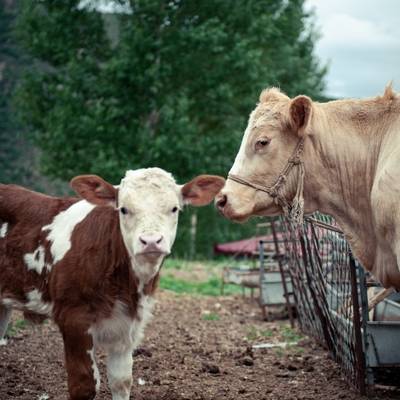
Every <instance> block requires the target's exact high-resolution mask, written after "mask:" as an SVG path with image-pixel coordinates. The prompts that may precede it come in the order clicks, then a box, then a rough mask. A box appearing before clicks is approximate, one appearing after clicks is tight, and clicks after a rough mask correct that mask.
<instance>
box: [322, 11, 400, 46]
mask: <svg viewBox="0 0 400 400" xmlns="http://www.w3.org/2000/svg"><path fill="white" fill-rule="evenodd" d="M322 45H324V46H328V47H340V46H345V47H347V48H350V47H356V48H360V47H368V48H393V47H399V40H398V38H396V37H395V36H394V35H392V34H390V32H388V30H387V29H385V28H384V27H383V26H380V25H379V24H378V23H376V22H375V21H370V20H366V19H361V18H357V17H355V16H352V15H348V14H344V13H337V14H332V15H331V17H330V18H329V19H327V20H326V22H325V24H324V27H323V37H322V39H321V43H320V46H322Z"/></svg>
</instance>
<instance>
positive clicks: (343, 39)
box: [306, 0, 400, 97]
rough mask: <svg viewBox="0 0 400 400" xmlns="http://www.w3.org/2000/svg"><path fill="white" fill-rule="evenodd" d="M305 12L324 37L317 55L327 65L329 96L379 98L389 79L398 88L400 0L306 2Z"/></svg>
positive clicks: (399, 83) (319, 43)
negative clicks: (310, 14) (309, 11)
mask: <svg viewBox="0 0 400 400" xmlns="http://www.w3.org/2000/svg"><path fill="white" fill-rule="evenodd" d="M306 7H307V8H308V9H314V11H315V14H316V23H317V27H318V28H319V31H320V33H321V39H320V41H319V42H318V43H317V44H316V47H315V52H316V55H317V56H318V57H319V58H320V60H321V61H322V62H327V61H329V71H328V76H327V80H326V81H327V90H326V92H327V94H328V95H329V96H333V97H369V96H375V95H377V94H379V93H382V91H383V88H384V87H385V85H386V84H387V82H389V81H390V80H393V81H394V86H395V87H397V88H398V87H399V86H400V68H399V65H400V23H399V18H398V16H399V14H400V2H399V1H398V0H380V1H379V3H378V2H377V1H376V0H352V1H348V0H335V1H326V0H307V2H306Z"/></svg>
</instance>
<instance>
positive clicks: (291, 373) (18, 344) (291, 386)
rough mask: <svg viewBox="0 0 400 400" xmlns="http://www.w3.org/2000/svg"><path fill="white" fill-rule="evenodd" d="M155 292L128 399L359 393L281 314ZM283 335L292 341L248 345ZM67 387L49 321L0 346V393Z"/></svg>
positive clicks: (35, 399)
mask: <svg viewBox="0 0 400 400" xmlns="http://www.w3.org/2000/svg"><path fill="white" fill-rule="evenodd" d="M157 299H158V302H157V306H156V310H155V313H154V314H155V316H154V318H153V320H152V322H151V323H150V325H149V326H148V327H147V330H146V337H145V340H144V341H143V343H142V346H141V348H140V349H139V351H138V354H136V355H135V362H134V369H133V378H134V385H133V388H132V395H131V399H136V400H184V399H187V400H211V399H212V400H219V399H229V400H238V399H251V400H261V399H293V400H294V399H329V400H333V399H354V400H356V399H357V400H358V399H363V397H361V396H359V395H358V394H357V393H355V392H353V391H352V390H351V389H350V388H349V387H348V385H347V383H346V382H345V380H344V379H343V377H342V375H341V373H340V371H339V368H338V366H337V365H336V364H335V363H334V362H333V361H331V360H330V359H329V357H328V356H327V354H326V352H325V351H324V350H322V349H321V348H319V347H318V346H316V345H315V344H314V343H313V342H312V341H311V340H309V339H307V338H300V337H299V335H298V333H296V332H294V331H292V330H290V329H289V328H288V327H287V321H280V322H264V321H262V320H261V315H260V312H259V308H258V307H257V306H256V304H255V303H254V302H251V301H250V300H248V299H242V298H241V297H240V296H238V297H194V296H188V295H177V294H174V293H171V292H166V291H160V292H159V293H158V294H157ZM17 317H18V316H17ZM282 341H287V342H298V344H297V345H294V346H291V347H288V348H286V349H282V348H279V347H275V348H269V349H253V348H252V346H253V345H254V344H260V343H267V342H268V343H278V342H282ZM99 363H100V367H101V373H102V385H101V392H100V393H99V395H98V396H97V397H96V399H111V395H110V393H109V392H108V389H107V385H106V379H105V374H104V356H103V355H101V354H100V355H99ZM139 382H140V383H141V384H139ZM66 393H67V391H66V374H65V371H64V368H63V348H62V341H61V337H60V334H59V333H58V331H57V328H56V327H55V326H54V325H53V324H51V323H46V324H44V325H41V326H35V327H31V326H29V327H25V328H23V329H20V330H18V331H17V332H16V333H15V332H14V336H13V337H12V338H11V339H10V340H9V343H8V345H6V346H2V347H0V400H8V399H20V400H39V399H40V400H46V399H57V400H58V399H67V394H66ZM370 398H372V399H396V398H400V392H389V391H383V390H381V391H378V392H375V393H373V394H372V395H371V396H370Z"/></svg>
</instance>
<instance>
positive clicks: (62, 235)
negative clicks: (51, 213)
mask: <svg viewBox="0 0 400 400" xmlns="http://www.w3.org/2000/svg"><path fill="white" fill-rule="evenodd" d="M94 207H95V205H93V204H91V203H89V202H88V201H86V200H81V201H78V202H77V203H75V204H73V205H72V206H71V207H69V208H67V209H66V210H65V211H62V212H61V213H60V214H58V215H56V216H55V217H54V220H53V222H52V223H51V224H49V225H46V226H44V227H43V228H42V230H43V231H49V233H48V235H47V239H48V240H49V241H50V242H51V243H52V244H51V248H50V250H51V254H52V256H53V263H54V264H55V263H57V262H58V261H60V260H62V259H63V257H64V256H65V254H66V253H67V251H68V250H69V249H70V248H71V236H72V232H73V230H74V228H75V226H76V225H77V224H79V222H81V221H83V220H84V219H85V218H86V216H87V215H88V214H89V213H90V212H91V211H92V210H93V208H94Z"/></svg>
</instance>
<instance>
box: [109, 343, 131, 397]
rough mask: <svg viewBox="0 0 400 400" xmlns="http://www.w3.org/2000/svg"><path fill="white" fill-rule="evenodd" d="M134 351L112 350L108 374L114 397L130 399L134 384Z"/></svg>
mask: <svg viewBox="0 0 400 400" xmlns="http://www.w3.org/2000/svg"><path fill="white" fill-rule="evenodd" d="M132 365H133V358H132V351H131V350H128V351H125V352H124V353H115V352H111V353H110V354H108V357H107V376H108V383H109V385H110V389H111V393H112V398H113V399H117V400H129V395H130V391H131V384H132Z"/></svg>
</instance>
